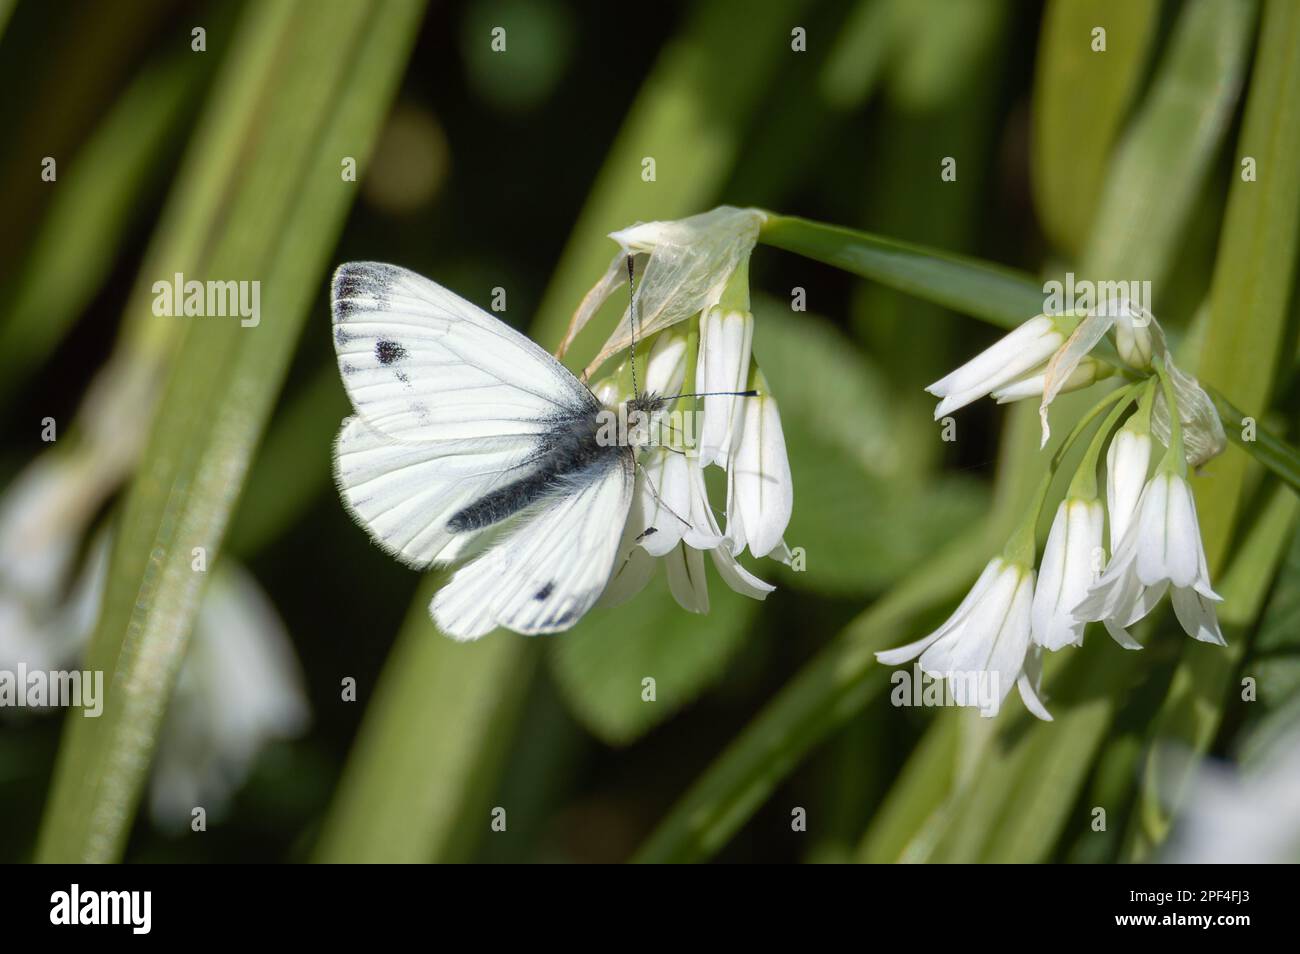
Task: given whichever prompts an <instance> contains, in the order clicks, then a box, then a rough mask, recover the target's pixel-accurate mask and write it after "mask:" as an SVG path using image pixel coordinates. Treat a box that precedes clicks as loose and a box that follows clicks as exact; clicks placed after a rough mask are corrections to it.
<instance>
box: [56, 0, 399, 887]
mask: <svg viewBox="0 0 1300 954" xmlns="http://www.w3.org/2000/svg"><path fill="white" fill-rule="evenodd" d="M419 12H420V6H419V5H418V4H417V3H414V2H409V3H393V4H389V5H387V6H385V7H384V8H383V10H382V12H380V13H377V14H374V15H372V14H371V12H370V11H367V10H365V9H363V8H360V7H356V6H353V5H350V4H338V5H337V8H336V9H334V10H333V11H332V13H333V15H331V16H322V15H321V13H320V10H319V9H318V8H317V7H316V6H315V5H313V4H307V3H301V4H280V5H275V6H265V7H253V8H250V10H249V11H248V12H247V14H246V16H245V20H244V22H243V24H242V28H241V34H242V35H241V38H240V41H239V43H238V45H237V50H238V51H239V55H237V56H233V57H232V58H230V59H229V60H227V61H226V63H225V64H224V66H223V69H222V73H221V75H220V76H219V78H218V80H217V83H216V87H215V89H214V91H213V94H212V97H213V99H212V103H211V110H210V112H208V114H207V123H206V124H205V125H204V126H203V127H202V128H200V129H199V130H198V132H197V133H196V139H195V143H196V145H195V146H194V148H193V151H192V153H191V157H190V162H189V163H188V165H187V168H186V170H185V172H183V173H182V176H181V179H180V180H179V183H178V186H177V193H176V194H177V196H178V197H179V198H178V199H177V201H178V202H181V203H187V202H188V201H189V200H190V197H192V196H203V195H206V196H212V197H215V196H217V195H220V196H221V200H220V202H215V201H214V202H211V203H210V204H207V205H206V207H204V206H203V205H201V204H199V205H194V204H190V205H189V211H190V212H191V214H192V217H191V219H190V223H189V228H188V229H187V230H186V231H189V230H191V229H192V230H193V231H192V232H191V233H190V234H197V235H198V236H201V239H200V240H199V241H198V242H196V243H195V244H194V245H191V246H189V248H185V246H181V247H180V248H176V249H173V250H172V254H173V255H174V256H175V264H176V269H175V270H176V271H181V272H187V273H189V274H191V275H220V276H226V275H248V274H256V275H260V276H261V278H260V280H261V281H262V282H263V283H264V290H265V294H264V295H263V296H262V306H263V308H264V311H265V321H264V323H263V324H261V325H259V326H258V327H256V328H252V329H245V328H242V327H240V325H239V323H238V322H234V321H227V322H224V323H223V322H219V321H208V322H205V323H196V324H191V325H188V326H187V327H186V329H185V331H184V333H183V339H182V344H181V346H180V350H179V353H178V354H177V356H176V367H175V370H174V373H173V374H172V376H171V378H170V383H169V385H168V387H167V389H166V390H165V391H164V393H163V395H162V398H161V400H160V402H159V410H160V413H159V415H158V418H157V420H156V421H155V424H154V428H153V433H152V436H151V438H150V441H149V444H148V447H147V449H146V451H145V455H144V460H143V461H142V463H141V465H140V468H139V474H138V477H137V479H136V481H135V482H134V484H133V486H132V488H131V491H130V492H129V494H128V498H127V501H126V503H125V507H124V512H123V514H122V531H121V533H120V535H119V537H118V541H117V546H116V550H115V553H114V555H113V559H112V562H111V566H110V575H109V580H108V584H107V593H106V597H105V603H104V608H103V611H102V614H101V617H100V620H99V624H98V626H97V629H96V632H95V637H94V640H93V642H92V645H91V648H90V653H89V659H88V666H89V667H90V668H94V669H102V670H104V671H105V672H106V673H107V681H108V682H109V683H110V684H112V685H114V686H116V687H118V688H117V691H116V692H114V693H112V694H110V696H109V698H108V700H107V702H106V705H105V709H104V713H103V716H102V717H101V718H99V719H95V720H90V719H72V720H70V721H69V724H68V729H67V732H66V737H65V740H64V745H63V746H62V748H61V750H60V759H59V765H58V768H57V770H56V775H55V780H54V789H53V794H52V795H51V800H50V806H49V809H48V811H47V814H46V818H45V821H44V825H43V828H42V835H41V840H40V843H39V847H38V852H37V856H38V858H40V859H42V860H46V861H54V860H61V861H70V860H80V861H111V860H115V859H117V858H119V857H120V855H121V852H122V848H123V845H124V843H125V840H126V836H127V834H128V832H129V823H130V820H131V818H132V815H133V813H134V807H135V804H136V801H137V799H138V797H139V792H140V788H141V785H142V783H143V779H144V774H145V771H146V769H147V768H148V765H149V758H150V755H151V753H152V748H153V743H154V740H155V737H156V733H157V727H158V722H159V720H160V719H161V717H162V714H163V710H164V708H165V706H166V703H167V699H168V697H169V694H170V691H171V688H172V683H173V681H174V679H175V677H176V672H177V669H178V667H179V665H180V661H181V658H182V656H183V654H184V650H185V646H186V641H187V637H188V634H189V632H190V628H191V626H192V624H193V620H194V616H195V613H196V612H197V607H198V602H199V600H200V598H201V596H202V592H203V582H204V580H205V574H204V573H202V572H195V570H194V569H193V568H192V561H193V560H194V555H193V551H194V548H196V547H202V548H205V550H206V551H207V554H208V559H209V560H213V559H215V558H216V555H217V554H218V553H219V551H220V547H221V542H222V537H223V533H224V530H225V525H226V522H227V519H228V517H229V513H230V511H231V509H232V508H233V506H234V503H235V500H236V499H237V497H238V492H239V488H240V485H241V483H242V480H243V477H244V474H245V472H246V469H247V466H248V461H249V458H250V457H251V455H252V452H253V448H254V446H255V444H256V441H257V438H258V436H259V434H260V431H261V428H262V425H263V423H264V421H265V419H266V417H267V415H268V414H269V411H270V408H271V405H272V403H273V401H274V400H275V396H276V393H277V392H278V390H279V385H280V381H281V379H282V377H283V374H284V371H285V368H286V366H287V363H288V359H289V355H290V353H291V351H292V349H293V347H294V344H295V342H296V339H297V335H298V331H299V329H300V328H301V326H302V322H303V320H304V319H305V317H306V314H307V309H308V306H309V305H310V304H311V302H312V301H313V300H314V299H315V295H316V293H315V289H316V288H317V287H318V286H319V283H320V282H321V281H322V279H323V276H324V275H325V273H326V269H327V264H328V258H329V253H330V249H331V247H332V245H333V241H334V238H335V236H336V235H337V233H338V230H339V229H340V228H341V227H342V223H343V216H344V214H345V212H346V210H347V206H348V203H349V201H350V199H351V197H352V190H351V189H350V188H348V186H347V185H346V184H344V183H342V182H341V181H340V176H339V165H338V161H337V159H336V158H335V157H336V156H339V155H347V154H349V153H355V154H357V155H358V156H360V157H364V156H365V153H366V151H367V149H368V145H369V143H370V141H371V140H372V138H373V136H374V135H375V133H376V132H377V127H378V119H379V116H380V115H381V113H380V109H381V108H382V106H383V104H385V103H386V102H387V101H388V99H389V97H390V96H391V95H392V92H393V89H394V86H395V84H396V81H397V78H398V76H399V75H400V67H401V64H402V62H403V60H404V56H405V52H406V50H407V49H408V48H409V44H410V40H411V37H412V35H413V31H414V29H415V26H416V25H417V24H418V22H419ZM272 74H273V75H274V76H275V77H276V80H275V82H273V83H272V82H269V81H268V77H269V76H270V75H272ZM268 89H269V90H270V92H269V93H268V92H267V90H268ZM214 137H223V138H222V139H221V142H222V145H223V148H222V149H221V150H220V151H219V152H217V153H216V154H215V155H214V154H213V153H211V152H209V151H208V148H209V147H210V146H211V145H212V141H213V138H214ZM259 157H261V159H262V160H263V161H257V160H258V158H259ZM182 249H183V250H182ZM191 249H192V250H193V251H191ZM162 274H169V272H163V273H162Z"/></svg>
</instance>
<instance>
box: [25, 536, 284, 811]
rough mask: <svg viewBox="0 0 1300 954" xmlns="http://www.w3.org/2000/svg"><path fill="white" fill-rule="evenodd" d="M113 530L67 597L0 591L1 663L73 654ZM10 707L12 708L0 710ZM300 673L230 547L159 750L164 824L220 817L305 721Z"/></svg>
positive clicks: (155, 806) (86, 631) (81, 647)
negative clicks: (257, 762)
mask: <svg viewBox="0 0 1300 954" xmlns="http://www.w3.org/2000/svg"><path fill="white" fill-rule="evenodd" d="M111 539H112V537H111V534H110V533H108V532H106V531H101V532H100V533H99V534H98V535H97V536H96V537H95V538H94V540H93V541H92V543H91V545H90V547H89V549H88V551H87V554H86V559H85V562H84V565H83V566H82V567H81V569H80V572H79V573H78V575H77V579H76V581H75V583H74V585H73V586H72V588H71V590H70V592H69V593H68V594H67V595H66V597H65V598H62V599H59V600H57V601H54V602H52V603H50V604H48V605H46V606H45V607H44V612H42V613H40V614H39V615H35V614H32V613H30V612H27V611H25V610H24V609H23V607H22V604H20V603H19V602H18V601H16V600H13V599H6V600H0V668H6V669H12V668H16V666H17V664H18V663H24V664H26V666H27V668H28V669H29V670H34V669H39V670H55V669H64V668H68V667H70V666H72V665H75V664H77V660H78V659H80V658H81V657H82V656H83V655H84V653H85V649H86V646H87V644H88V643H89V641H90V638H91V635H92V634H93V631H94V628H95V624H96V623H97V621H98V619H99V613H100V608H101V605H102V603H103V598H104V588H105V584H106V582H107V577H108V555H109V549H110V546H111ZM0 711H4V712H8V711H10V710H7V709H6V710H0ZM308 718H309V710H308V705H307V698H306V695H305V693H304V690H303V686H302V676H301V673H300V671H299V668H298V663H297V659H296V657H295V656H294V653H293V649H292V645H291V643H290V642H289V638H288V635H287V634H286V633H285V631H284V626H283V624H282V623H281V622H280V619H279V617H278V616H277V615H276V613H275V610H274V608H273V607H272V606H271V603H270V601H269V600H268V599H267V597H266V595H265V594H264V593H263V592H262V590H261V588H260V587H259V586H258V585H257V583H256V581H255V580H254V579H253V578H252V577H251V576H250V575H249V574H248V573H247V571H245V570H244V569H243V568H242V567H240V566H239V564H238V563H236V562H235V561H234V560H232V559H230V558H229V557H224V558H223V559H222V561H221V562H220V563H219V564H218V565H217V566H216V567H215V568H214V569H213V572H212V579H211V582H210V583H209V586H208V589H207V591H206V592H205V593H204V596H203V601H202V603H201V604H200V606H199V613H198V617H197V619H196V621H195V624H194V634H193V637H192V639H191V640H190V645H189V649H188V651H187V653H186V656H185V660H184V661H183V662H182V664H181V669H180V673H179V675H178V677H177V684H176V688H175V691H174V693H173V695H172V700H171V703H170V705H169V707H168V710H167V713H166V715H165V716H164V719H163V724H162V729H161V732H160V735H159V740H158V748H157V751H156V753H155V756H154V765H153V779H152V782H151V784H150V810H151V813H152V815H153V818H154V820H155V822H157V823H158V824H159V825H160V826H164V827H183V826H185V825H188V824H189V821H190V817H191V815H190V813H191V811H192V810H193V809H194V808H195V807H198V806H202V807H203V808H204V809H206V810H207V813H208V817H209V819H215V818H217V817H219V816H220V815H221V813H222V811H223V809H224V807H225V804H226V802H227V800H228V798H229V796H230V795H231V793H232V792H234V791H235V790H236V789H237V788H238V787H239V786H240V785H242V784H243V782H244V781H245V779H246V777H247V775H248V772H249V771H250V770H251V768H252V764H253V761H254V759H255V758H256V756H257V754H258V753H259V752H260V751H261V750H262V748H263V747H264V746H265V745H266V743H267V742H269V741H271V740H272V739H278V738H292V737H294V736H296V735H298V734H300V733H301V732H302V731H303V730H304V729H305V728H306V725H307V722H308Z"/></svg>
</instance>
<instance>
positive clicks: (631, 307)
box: [627, 255, 641, 398]
mask: <svg viewBox="0 0 1300 954" xmlns="http://www.w3.org/2000/svg"><path fill="white" fill-rule="evenodd" d="M632 271H633V262H632V256H631V255H629V256H628V257H627V289H628V296H629V298H630V299H631V300H630V301H629V302H628V306H627V313H628V321H629V322H630V323H631V325H632V345H631V347H630V349H629V350H628V354H629V355H630V357H631V360H632V397H634V398H636V397H640V396H641V392H640V391H638V390H637V388H636V284H635V279H634V276H633V274H632Z"/></svg>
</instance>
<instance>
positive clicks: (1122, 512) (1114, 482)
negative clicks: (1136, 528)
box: [1106, 428, 1151, 550]
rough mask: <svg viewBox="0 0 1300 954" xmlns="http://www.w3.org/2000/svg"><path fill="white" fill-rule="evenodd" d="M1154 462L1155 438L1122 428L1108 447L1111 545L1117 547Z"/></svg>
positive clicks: (1107, 503) (1135, 508)
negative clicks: (1153, 448)
mask: <svg viewBox="0 0 1300 954" xmlns="http://www.w3.org/2000/svg"><path fill="white" fill-rule="evenodd" d="M1150 466H1151V438H1150V436H1149V435H1147V434H1138V433H1136V432H1135V431H1132V430H1129V429H1128V428H1120V430H1119V433H1117V434H1116V435H1115V437H1114V438H1113V439H1112V440H1111V442H1110V447H1109V448H1107V450H1106V509H1107V511H1108V512H1109V514H1110V545H1111V549H1112V550H1114V549H1115V548H1116V547H1117V546H1118V545H1119V542H1120V540H1122V539H1123V538H1124V533H1125V532H1126V531H1127V530H1128V526H1129V523H1130V521H1131V520H1132V519H1133V514H1134V512H1135V511H1136V510H1137V504H1138V499H1139V498H1140V497H1141V496H1142V488H1143V487H1145V486H1146V482H1147V470H1148V468H1149V467H1150Z"/></svg>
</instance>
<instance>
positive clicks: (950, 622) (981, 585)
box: [876, 557, 1004, 666]
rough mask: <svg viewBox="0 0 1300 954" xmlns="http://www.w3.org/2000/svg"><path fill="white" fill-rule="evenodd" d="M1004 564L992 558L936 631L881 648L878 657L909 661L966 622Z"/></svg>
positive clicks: (892, 663) (892, 662)
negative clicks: (911, 640)
mask: <svg viewBox="0 0 1300 954" xmlns="http://www.w3.org/2000/svg"><path fill="white" fill-rule="evenodd" d="M1003 565H1004V564H1003V563H1002V560H1001V559H999V558H997V557H995V558H994V559H992V560H990V561H989V563H988V565H987V566H985V567H984V570H983V572H981V573H980V575H979V578H978V579H976V581H975V585H974V586H972V587H971V588H970V592H968V593H967V594H966V596H965V597H964V598H963V599H962V601H961V603H960V604H959V605H958V606H957V608H956V609H955V610H953V611H952V615H951V616H949V617H948V618H947V619H946V620H945V621H944V622H943V625H941V626H940V627H939V628H938V629H936V630H935V631H934V632H932V633H930V634H929V635H928V636H923V637H921V638H920V639H918V640H916V641H915V642H911V643H908V644H907V645H906V646H899V647H897V648H896V649H886V650H881V651H880V652H878V653H876V659H877V660H879V661H880V662H881V663H882V664H884V665H886V666H896V665H898V664H899V663H901V662H907V660H909V659H912V658H913V657H915V656H917V655H919V654H920V653H921V652H922V651H923V650H925V649H927V648H928V647H929V646H931V645H932V644H933V643H934V642H936V641H937V640H939V639H941V638H942V637H944V636H946V635H948V634H949V633H951V632H952V631H953V630H954V629H955V628H957V627H959V626H960V625H961V624H962V623H963V622H965V620H966V617H967V616H968V615H969V614H970V611H971V608H972V607H973V606H975V604H976V602H977V601H978V600H979V599H980V598H981V597H982V596H983V595H984V592H985V591H986V590H987V589H988V588H989V586H990V585H991V584H992V582H993V580H994V579H995V578H996V577H997V574H998V572H999V571H1000V570H1001V569H1002V567H1003Z"/></svg>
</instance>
